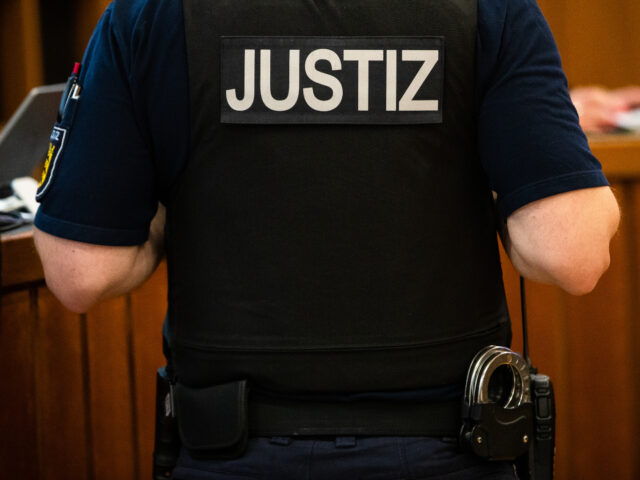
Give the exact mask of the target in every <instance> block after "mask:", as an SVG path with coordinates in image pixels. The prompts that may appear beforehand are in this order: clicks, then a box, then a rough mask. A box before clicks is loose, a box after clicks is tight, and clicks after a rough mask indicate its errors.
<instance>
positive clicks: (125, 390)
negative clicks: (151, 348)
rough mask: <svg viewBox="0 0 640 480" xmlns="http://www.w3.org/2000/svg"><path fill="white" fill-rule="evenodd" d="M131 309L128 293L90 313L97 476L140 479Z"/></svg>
mask: <svg viewBox="0 0 640 480" xmlns="http://www.w3.org/2000/svg"><path fill="white" fill-rule="evenodd" d="M127 307H128V302H127V297H118V298H116V299H113V300H109V301H107V302H103V303H100V304H99V305H98V306H96V307H95V308H93V309H91V310H90V311H89V312H88V313H87V315H86V322H87V345H88V362H89V372H88V375H89V385H90V402H91V425H92V432H91V435H92V442H93V452H92V455H93V456H92V462H93V467H94V472H93V478H95V480H111V479H114V478H122V479H129V478H132V479H133V478H140V477H139V476H138V475H137V472H136V464H137V462H136V449H135V443H136V439H135V426H134V425H135V424H136V418H135V402H134V401H133V391H134V388H133V385H132V377H133V374H132V365H131V356H130V346H131V338H130V336H131V317H130V312H129V309H128V308H127Z"/></svg>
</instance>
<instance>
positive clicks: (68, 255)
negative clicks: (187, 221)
mask: <svg viewBox="0 0 640 480" xmlns="http://www.w3.org/2000/svg"><path fill="white" fill-rule="evenodd" d="M163 230H164V208H163V207H159V209H158V213H157V214H156V217H155V218H154V219H153V222H152V223H151V228H150V233H149V239H148V240H147V242H145V243H144V244H142V245H139V246H131V247H110V246H102V245H91V244H87V243H82V242H75V241H72V240H66V239H63V238H59V237H53V236H51V235H49V234H47V233H45V232H42V231H39V230H37V231H36V233H35V236H34V239H35V242H36V248H37V249H38V252H39V253H40V257H41V259H42V264H43V268H44V273H45V278H46V281H47V285H48V286H49V288H50V290H51V291H52V292H53V293H54V294H55V295H56V296H57V297H58V298H59V299H60V301H61V302H62V303H63V304H64V305H65V306H67V307H68V308H69V309H71V310H73V311H76V312H84V311H86V310H87V309H89V308H90V307H91V306H92V305H94V304H95V303H97V302H98V301H100V300H104V299H106V298H110V297H114V296H117V295H120V294H122V293H125V292H128V291H129V290H131V289H133V288H135V287H137V286H138V285H140V284H142V283H143V282H144V281H145V280H146V279H147V278H149V276H150V275H151V274H152V273H153V271H154V270H155V269H156V267H157V265H158V263H159V262H160V259H161V258H162V255H163V251H164V248H163Z"/></svg>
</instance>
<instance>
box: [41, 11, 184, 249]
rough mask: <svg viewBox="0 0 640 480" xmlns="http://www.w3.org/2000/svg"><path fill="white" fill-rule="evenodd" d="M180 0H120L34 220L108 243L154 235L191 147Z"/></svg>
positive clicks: (99, 37) (106, 20) (88, 61)
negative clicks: (163, 205)
mask: <svg viewBox="0 0 640 480" xmlns="http://www.w3.org/2000/svg"><path fill="white" fill-rule="evenodd" d="M181 13H182V10H181V2H176V1H174V0H159V1H155V2H148V1H146V0H116V1H115V2H114V3H113V4H111V5H110V6H109V7H108V8H107V10H106V11H105V13H104V14H103V16H102V18H101V19H100V21H99V23H98V25H97V27H96V29H95V30H94V33H93V36H92V38H91V40H90V42H89V45H88V47H87V49H86V52H85V55H84V58H83V61H82V69H81V74H80V78H79V83H80V85H81V86H82V91H81V96H80V99H79V100H78V102H77V108H76V109H75V112H74V117H73V121H72V122H71V124H70V126H69V129H68V130H69V131H68V132H67V133H68V138H67V139H66V140H65V141H66V144H65V145H64V148H63V149H61V150H60V157H59V158H58V159H57V165H56V170H55V173H54V174H53V176H52V178H51V185H50V186H49V188H48V191H47V192H46V194H45V195H44V196H43V198H42V199H41V206H40V209H39V211H38V214H37V216H36V220H35V224H36V226H37V227H38V228H40V229H41V230H44V231H45V232H47V233H50V234H52V235H56V236H59V237H63V238H68V239H72V240H77V241H81V242H87V243H94V244H102V245H116V246H125V245H137V244H141V243H144V242H145V241H146V240H147V237H148V230H149V224H150V222H151V219H152V218H153V216H154V214H155V212H156V209H157V206H158V202H159V201H166V197H167V195H168V191H169V190H170V188H171V182H172V181H173V180H172V179H175V177H176V176H177V172H178V170H179V169H180V168H181V167H182V166H183V164H184V162H185V158H186V153H187V150H188V90H187V77H186V67H185V65H186V53H185V46H184V28H183V21H182V17H181Z"/></svg>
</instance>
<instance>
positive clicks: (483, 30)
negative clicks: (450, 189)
mask: <svg viewBox="0 0 640 480" xmlns="http://www.w3.org/2000/svg"><path fill="white" fill-rule="evenodd" d="M185 51H186V47H185V38H184V27H183V19H182V4H181V2H179V1H175V0H122V1H120V0H118V1H116V2H114V3H113V4H112V5H110V6H109V8H108V9H107V10H106V12H105V13H104V15H103V17H102V19H101V20H100V23H99V24H98V26H97V27H96V30H95V32H94V34H93V37H92V39H91V42H90V44H89V46H88V48H87V51H86V53H85V57H84V60H83V67H82V72H81V76H80V83H81V84H82V85H83V91H82V94H81V97H80V101H79V103H78V107H77V109H76V112H75V117H74V120H73V124H72V126H71V128H70V131H69V137H68V139H67V140H66V144H65V147H64V150H63V151H61V154H60V158H59V159H58V161H57V165H56V168H55V171H54V173H53V178H52V183H51V187H50V188H49V189H48V190H47V192H46V194H45V195H44V197H43V199H42V205H41V208H40V210H39V212H38V215H37V217H36V225H37V226H38V228H40V229H42V230H44V231H46V232H48V233H51V234H53V235H56V236H59V237H65V238H69V239H73V240H78V241H82V242H88V243H96V244H105V245H135V244H140V243H143V242H144V241H145V240H146V239H147V234H148V226H149V222H150V221H151V219H152V218H153V215H154V213H155V211H156V206H157V202H158V201H159V200H160V201H163V200H166V199H167V198H168V197H169V195H170V192H171V189H172V188H173V186H174V185H175V182H176V180H177V178H178V176H179V175H180V172H181V171H182V169H183V168H184V166H185V163H186V162H187V158H188V145H189V111H188V109H189V101H188V95H189V92H188V80H187V60H186V53H185ZM476 99H477V112H478V114H477V120H478V154H479V158H480V160H481V161H482V163H483V166H484V169H485V171H486V174H487V176H488V179H489V183H490V185H491V188H492V189H493V190H495V191H496V192H497V193H498V199H499V203H498V204H499V207H500V209H501V211H502V213H503V215H505V216H507V215H509V214H510V213H511V212H513V211H514V210H516V209H517V208H519V207H521V206H523V205H525V204H527V203H529V202H532V201H534V200H538V199H540V198H544V197H546V196H549V195H553V194H557V193H561V192H565V191H569V190H573V189H577V188H585V187H595V186H602V185H607V181H606V179H605V177H604V176H603V174H602V172H601V168H600V164H599V163H598V161H597V160H596V159H595V158H594V157H593V155H592V154H591V153H590V150H589V147H588V145H587V141H586V139H585V137H584V135H583V133H582V131H581V130H580V127H579V124H578V118H577V114H576V112H575V110H574V108H573V106H572V104H571V101H570V98H569V94H568V89H567V81H566V78H565V76H564V73H563V71H562V68H561V65H560V57H559V54H558V51H557V48H556V46H555V43H554V40H553V37H552V35H551V32H550V30H549V27H548V25H547V23H546V21H545V19H544V18H543V16H542V14H541V12H540V10H539V9H538V7H537V5H536V3H535V1H534V0H479V2H478V41H477V95H476ZM193 208H198V205H193Z"/></svg>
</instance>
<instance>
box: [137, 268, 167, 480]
mask: <svg viewBox="0 0 640 480" xmlns="http://www.w3.org/2000/svg"><path fill="white" fill-rule="evenodd" d="M166 309H167V269H166V263H164V262H163V263H162V264H160V266H159V267H158V270H157V271H156V273H154V275H153V276H152V277H151V278H150V279H149V280H148V281H147V282H146V283H145V284H144V285H143V286H142V287H141V288H139V289H138V290H136V291H135V292H133V293H132V295H131V318H132V320H133V321H132V336H133V348H132V352H133V359H134V374H135V387H136V389H135V401H136V408H137V412H138V423H137V445H136V448H137V451H138V457H137V458H138V461H139V470H138V471H139V475H140V476H139V478H151V477H152V465H153V456H152V455H153V440H154V432H155V395H156V371H157V370H158V368H159V367H161V366H163V365H164V363H165V361H164V356H163V355H162V323H163V320H164V316H165V312H166Z"/></svg>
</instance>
